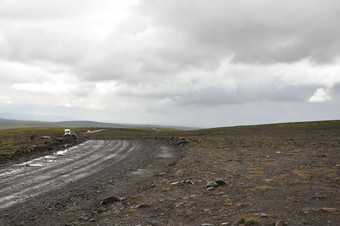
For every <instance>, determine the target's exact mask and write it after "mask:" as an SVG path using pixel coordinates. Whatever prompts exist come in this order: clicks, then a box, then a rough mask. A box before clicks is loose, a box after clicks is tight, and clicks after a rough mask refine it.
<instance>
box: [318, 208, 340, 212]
mask: <svg viewBox="0 0 340 226" xmlns="http://www.w3.org/2000/svg"><path fill="white" fill-rule="evenodd" d="M321 210H323V211H325V212H327V213H337V212H340V209H339V208H329V207H324V208H321Z"/></svg>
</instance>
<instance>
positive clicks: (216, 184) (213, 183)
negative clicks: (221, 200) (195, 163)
mask: <svg viewBox="0 0 340 226" xmlns="http://www.w3.org/2000/svg"><path fill="white" fill-rule="evenodd" d="M217 186H218V183H216V182H215V181H209V182H208V183H207V185H206V187H207V188H210V187H217Z"/></svg>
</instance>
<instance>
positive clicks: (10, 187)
mask: <svg viewBox="0 0 340 226" xmlns="http://www.w3.org/2000/svg"><path fill="white" fill-rule="evenodd" d="M172 153H173V150H172V148H170V147H168V146H165V145H163V144H160V143H157V142H154V141H131V140H105V141H104V140H89V141H86V142H84V143H82V144H79V145H77V146H74V147H71V148H69V149H66V150H63V151H59V152H57V153H54V155H48V156H43V157H40V158H37V159H34V160H31V161H28V162H24V163H21V164H15V165H12V166H10V167H7V168H4V169H1V170H0V188H1V189H0V225H9V224H20V223H23V222H26V221H27V219H29V218H32V216H34V217H35V216H36V215H37V214H40V213H42V212H44V211H46V209H53V208H54V207H55V206H56V205H59V207H60V206H63V205H64V206H66V205H67V204H69V203H68V202H70V200H72V197H73V196H76V195H80V194H84V193H86V192H87V190H88V189H91V185H93V184H94V183H95V182H96V181H108V180H109V179H111V183H113V184H114V183H115V182H114V180H112V179H117V178H122V176H123V175H124V174H126V173H127V172H132V171H134V170H138V169H140V168H143V167H145V166H146V165H147V164H149V163H151V162H152V161H153V159H155V158H156V157H157V156H158V157H162V156H163V157H164V156H167V157H171V155H172ZM112 181H113V182H112Z"/></svg>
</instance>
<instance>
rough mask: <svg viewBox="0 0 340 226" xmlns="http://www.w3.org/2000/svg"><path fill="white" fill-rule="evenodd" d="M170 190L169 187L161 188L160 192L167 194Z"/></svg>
mask: <svg viewBox="0 0 340 226" xmlns="http://www.w3.org/2000/svg"><path fill="white" fill-rule="evenodd" d="M170 190H171V189H170V188H169V187H162V190H161V192H168V191H170Z"/></svg>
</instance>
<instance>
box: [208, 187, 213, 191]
mask: <svg viewBox="0 0 340 226" xmlns="http://www.w3.org/2000/svg"><path fill="white" fill-rule="evenodd" d="M213 190H215V187H209V188H207V191H213Z"/></svg>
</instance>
